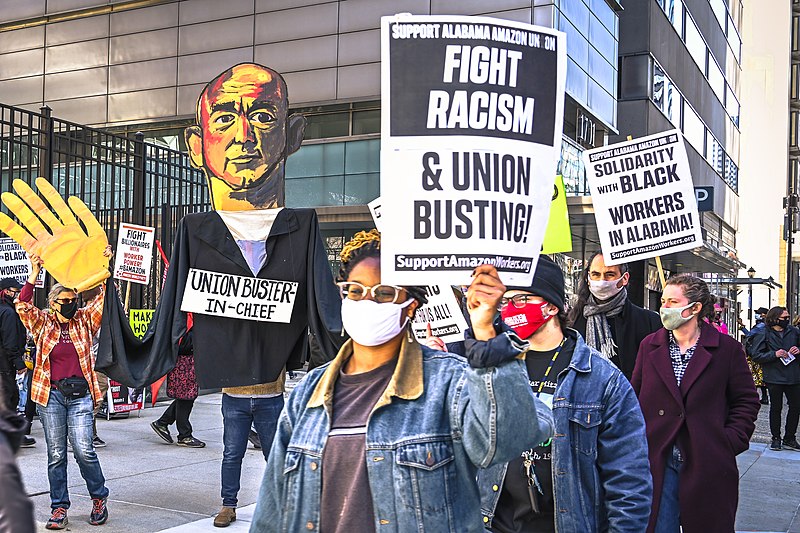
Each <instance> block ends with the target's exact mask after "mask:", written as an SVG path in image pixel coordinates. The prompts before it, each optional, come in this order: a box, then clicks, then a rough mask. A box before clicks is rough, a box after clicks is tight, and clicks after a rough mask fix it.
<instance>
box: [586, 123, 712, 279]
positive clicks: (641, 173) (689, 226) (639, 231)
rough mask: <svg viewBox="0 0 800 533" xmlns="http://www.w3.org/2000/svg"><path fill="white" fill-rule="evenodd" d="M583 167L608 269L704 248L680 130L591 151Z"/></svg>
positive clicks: (587, 153) (587, 152)
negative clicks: (649, 258)
mask: <svg viewBox="0 0 800 533" xmlns="http://www.w3.org/2000/svg"><path fill="white" fill-rule="evenodd" d="M583 163H584V165H585V167H586V176H587V180H588V182H589V187H590V189H591V191H592V202H593V203H594V210H595V219H596V220H597V231H598V233H599V234H600V245H601V246H602V248H603V257H604V258H605V262H606V264H607V265H616V264H619V263H627V262H630V261H638V260H640V259H645V258H648V257H655V256H657V255H666V254H670V253H673V252H680V251H682V250H691V249H692V248H696V247H698V246H702V245H703V237H702V234H701V231H700V219H699V217H698V215H697V201H696V200H695V195H694V186H693V184H692V175H691V173H690V171H689V161H688V159H687V158H686V148H685V147H684V144H683V137H682V136H681V133H680V131H678V130H671V131H666V132H664V133H658V134H656V135H650V136H649V137H642V138H640V139H635V140H633V141H626V142H623V143H619V144H614V145H611V146H604V147H602V148H598V149H595V150H587V151H586V152H584V154H583Z"/></svg>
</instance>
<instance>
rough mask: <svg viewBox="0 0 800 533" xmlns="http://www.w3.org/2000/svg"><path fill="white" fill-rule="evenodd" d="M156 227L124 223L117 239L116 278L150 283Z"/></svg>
mask: <svg viewBox="0 0 800 533" xmlns="http://www.w3.org/2000/svg"><path fill="white" fill-rule="evenodd" d="M155 236H156V230H155V228H149V227H147V226H136V225H133V224H127V223H124V222H123V223H122V224H120V226H119V238H118V239H117V253H116V261H115V263H114V278H115V279H121V280H127V281H132V282H134V283H142V284H144V285H147V284H148V283H150V262H151V261H152V259H153V241H154V240H155Z"/></svg>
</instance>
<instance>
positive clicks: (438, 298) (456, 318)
mask: <svg viewBox="0 0 800 533" xmlns="http://www.w3.org/2000/svg"><path fill="white" fill-rule="evenodd" d="M367 205H368V206H369V210H370V212H371V213H372V220H373V221H374V222H375V227H376V228H377V229H378V231H381V232H382V231H383V217H382V216H381V199H380V197H378V198H376V199H374V200H373V201H371V202H370V203H368V204H367ZM425 294H426V295H427V296H428V303H426V304H425V305H421V306H420V307H419V308H418V309H417V311H416V313H414V322H413V323H412V324H411V329H413V330H414V336H415V337H416V338H417V339H418V340H424V339H426V338H427V337H428V324H430V326H431V335H433V336H434V337H439V338H440V339H442V340H443V341H444V342H459V341H463V340H464V332H465V331H466V330H467V327H468V326H467V320H466V319H465V318H464V315H463V314H462V313H461V308H460V307H459V305H458V300H457V299H456V295H455V294H454V293H453V290H452V289H451V288H450V286H449V285H426V286H425Z"/></svg>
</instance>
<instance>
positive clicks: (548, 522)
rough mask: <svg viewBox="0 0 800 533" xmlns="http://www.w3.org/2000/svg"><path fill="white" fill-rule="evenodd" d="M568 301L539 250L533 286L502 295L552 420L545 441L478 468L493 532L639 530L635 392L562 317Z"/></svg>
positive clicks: (640, 437) (642, 520)
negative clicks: (525, 343) (527, 345)
mask: <svg viewBox="0 0 800 533" xmlns="http://www.w3.org/2000/svg"><path fill="white" fill-rule="evenodd" d="M565 307H566V305H565V294H564V274H563V273H562V272H561V268H560V267H559V266H558V265H556V264H555V263H554V262H553V261H552V260H550V258H548V257H546V256H540V257H539V263H538V264H537V267H536V275H535V276H534V279H533V283H532V284H531V286H530V287H508V290H507V291H506V293H505V297H504V298H503V300H502V306H501V308H500V316H501V318H502V319H503V321H504V322H505V324H506V325H507V326H509V327H510V328H512V329H513V330H514V331H515V332H516V334H517V335H518V336H519V337H520V338H521V339H524V340H527V341H528V343H530V349H529V350H528V352H527V353H526V354H525V363H526V366H527V370H528V376H529V379H530V384H531V388H532V389H533V393H534V395H535V396H537V397H538V398H539V399H540V400H541V401H542V402H544V403H545V404H546V405H547V406H549V407H550V408H551V409H552V410H553V418H554V421H555V426H556V427H555V437H553V439H551V440H550V441H548V442H544V443H541V444H540V445H539V446H537V447H535V448H533V449H530V450H525V451H524V452H523V453H522V454H521V456H520V457H519V458H517V459H515V460H513V461H511V462H510V463H508V464H506V465H499V466H495V467H491V468H488V469H485V470H481V471H479V473H478V482H479V486H480V489H481V508H482V510H483V512H484V525H485V526H486V527H487V528H489V529H490V530H491V531H494V532H499V533H507V532H522V531H525V532H536V533H541V532H554V531H556V530H558V531H600V530H603V529H608V530H609V531H631V532H633V531H644V530H645V528H646V527H647V521H648V518H649V516H650V503H651V497H652V480H651V476H650V466H649V462H648V458H647V440H646V438H645V426H644V418H643V417H642V412H641V410H640V409H639V402H638V401H637V399H636V395H635V394H634V392H633V389H632V388H631V385H630V383H628V380H627V379H626V378H625V376H623V375H622V372H620V370H619V369H618V368H616V367H615V366H614V365H612V364H611V363H610V362H609V361H608V360H606V359H605V358H603V357H602V356H601V355H600V353H599V352H597V351H596V350H594V349H593V348H590V347H589V346H587V344H586V343H585V342H584V340H583V338H582V337H581V336H580V334H579V333H578V332H577V331H575V330H573V329H568V328H567V327H566V325H565V324H566V323H565V318H566V315H565ZM520 423H524V421H520ZM555 473H558V474H557V475H554V474H555ZM601 487H602V488H601ZM556 507H557V508H558V511H556Z"/></svg>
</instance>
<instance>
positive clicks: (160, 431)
mask: <svg viewBox="0 0 800 533" xmlns="http://www.w3.org/2000/svg"><path fill="white" fill-rule="evenodd" d="M150 427H151V428H153V431H155V432H156V435H158V436H159V437H161V438H162V439H164V441H165V442H168V443H170V444H172V443H173V442H174V441H173V440H172V435H170V434H169V427H168V426H165V425H164V424H161V423H159V422H158V421H155V422H151V423H150Z"/></svg>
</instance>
